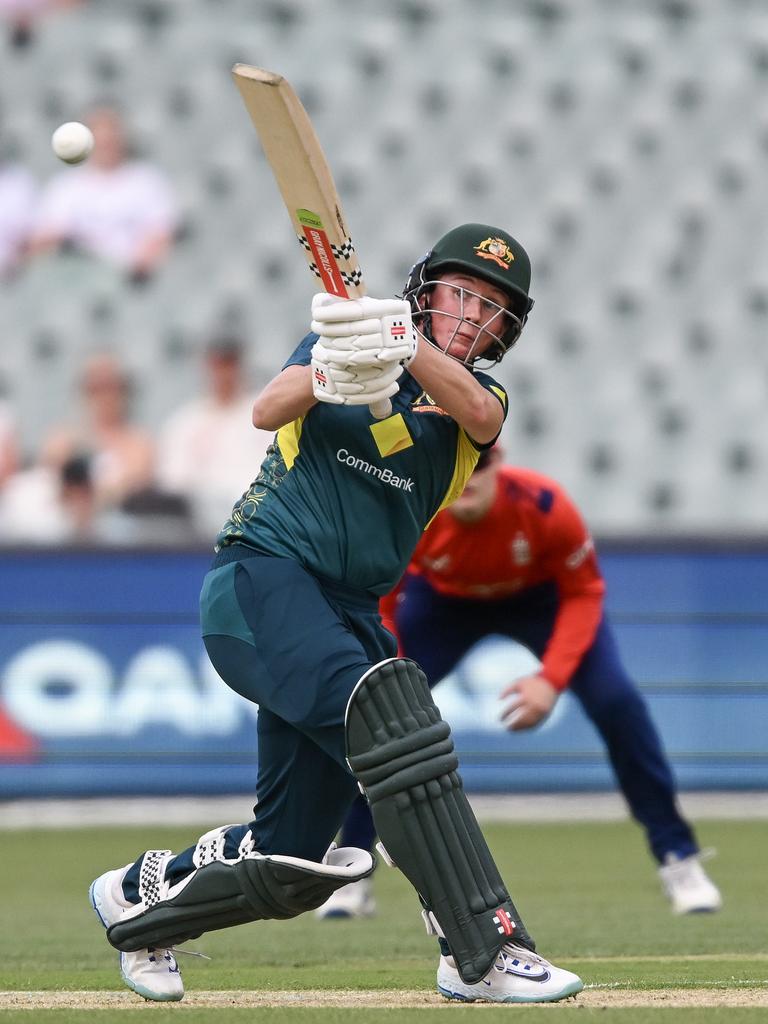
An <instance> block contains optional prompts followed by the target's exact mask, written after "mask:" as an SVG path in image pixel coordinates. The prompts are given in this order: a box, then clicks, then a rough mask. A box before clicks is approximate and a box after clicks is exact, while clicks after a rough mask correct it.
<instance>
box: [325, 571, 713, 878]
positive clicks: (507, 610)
mask: <svg viewBox="0 0 768 1024" xmlns="http://www.w3.org/2000/svg"><path fill="white" fill-rule="evenodd" d="M402 595H403V596H402V598H401V600H400V602H399V604H398V607H397V611H396V624H397V629H398V633H399V635H400V640H401V646H402V650H403V652H404V653H405V655H406V656H407V657H408V658H413V660H414V661H417V662H418V663H419V664H420V665H421V667H422V668H423V669H424V671H425V672H426V674H427V678H428V679H429V680H430V683H431V684H432V685H434V684H435V683H437V682H439V681H440V680H441V679H443V678H444V677H445V676H447V675H448V674H449V673H450V672H451V671H452V669H453V668H454V667H455V666H456V665H457V664H458V662H459V661H460V660H461V659H462V658H463V657H464V655H465V654H466V653H467V652H468V651H469V650H470V648H472V647H473V646H474V645H475V644H476V643H478V642H479V641H480V640H482V639H484V638H485V637H488V636H491V635H500V636H507V637H509V638H510V639H512V640H516V641H517V642H518V643H521V644H523V645H524V646H525V647H527V648H528V649H529V650H531V651H533V653H534V654H536V655H537V657H539V658H541V656H542V654H543V652H544V648H545V647H546V645H547V642H548V640H549V638H550V636H551V635H552V630H553V627H554V621H555V616H556V614H557V608H558V598H557V591H556V588H555V586H554V585H550V584H544V585H541V586H538V587H532V588H530V589H528V590H526V591H525V593H523V594H519V595H515V597H513V598H506V599H503V600H495V601H487V600H482V601H479V600H467V599H462V598H454V597H445V596H443V595H441V594H438V593H436V592H435V590H433V588H432V587H430V586H429V584H428V583H426V582H425V581H424V580H423V579H422V578H421V577H418V576H412V577H408V578H407V580H406V582H405V584H404V586H403V590H402ZM510 682H511V680H510ZM569 689H570V691H571V692H572V693H573V695H574V696H575V697H577V698H578V700H579V701H580V702H581V706H582V707H583V708H584V711H585V712H586V714H587V716H588V718H589V719H590V720H591V721H592V723H593V724H594V725H595V727H596V728H597V730H598V732H599V733H600V736H601V737H602V739H603V742H604V743H605V746H606V750H607V752H608V756H609V758H610V761H611V765H612V766H613V770H614V772H615V775H616V778H617V780H618V783H619V786H620V787H621V790H622V792H623V794H624V796H625V798H626V800H627V803H628V804H629V808H630V811H631V812H632V815H633V816H634V818H635V819H636V820H637V821H638V822H639V823H640V825H642V827H643V828H644V829H645V832H646V836H647V838H648V844H649V846H650V849H651V852H652V853H653V855H654V857H655V858H656V859H657V860H658V861H659V862H661V861H662V860H663V859H664V856H665V854H667V853H670V852H675V853H677V854H678V855H679V856H681V857H685V856H688V855H689V854H691V853H695V852H696V851H697V849H698V846H697V843H696V840H695V838H694V835H693V832H692V830H691V828H690V826H689V825H688V823H687V822H686V821H685V820H684V819H683V818H682V817H681V815H680V812H679V810H678V807H677V801H676V796H675V783H674V780H673V777H672V772H671V769H670V766H669V763H668V761H667V759H666V756H665V754H664V751H663V748H662V745H661V741H660V739H659V735H658V733H657V731H656V728H655V726H654V724H653V721H652V720H651V717H650V715H649V713H648V708H647V706H646V704H645V701H644V700H643V698H642V696H641V695H640V693H639V692H638V689H637V687H636V685H635V684H634V682H633V681H632V680H631V679H630V677H629V676H628V675H627V673H626V671H625V669H624V667H623V665H622V663H621V660H620V658H619V653H618V650H617V647H616V642H615V640H614V637H613V633H612V631H611V628H610V626H609V624H608V622H607V620H606V619H605V618H603V619H602V621H601V622H600V626H599V628H598V630H597V634H596V635H595V639H594V641H593V643H592V645H591V647H590V648H589V649H588V650H587V652H586V653H585V655H584V657H583V658H582V660H581V662H580V664H579V666H578V668H577V670H576V672H575V673H574V675H573V677H572V679H571V681H570V684H569ZM439 700H440V698H439V696H438V703H439ZM371 829H372V825H371V824H370V823H369V821H368V820H367V819H366V816H365V812H364V810H363V809H362V808H361V807H360V806H359V805H358V806H356V807H355V810H354V813H353V814H352V815H351V816H350V817H349V818H348V819H347V822H346V824H345V828H344V832H343V837H342V842H343V843H344V844H345V845H346V844H347V843H350V845H355V846H357V845H365V842H366V841H370V837H371Z"/></svg>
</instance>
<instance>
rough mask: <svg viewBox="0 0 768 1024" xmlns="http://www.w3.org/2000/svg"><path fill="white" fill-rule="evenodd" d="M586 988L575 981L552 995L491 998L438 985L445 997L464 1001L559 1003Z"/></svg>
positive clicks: (438, 989)
mask: <svg viewBox="0 0 768 1024" xmlns="http://www.w3.org/2000/svg"><path fill="white" fill-rule="evenodd" d="M583 988H584V984H583V982H578V983H577V982H573V983H572V984H570V985H566V986H565V988H562V989H560V991H559V992H553V993H552V994H551V995H545V996H513V995H509V996H505V998H504V999H489V998H488V997H487V996H485V997H484V996H481V995H474V994H465V993H463V992H454V991H453V990H452V989H448V988H443V986H442V985H438V986H437V991H438V992H439V993H440V995H441V996H443V997H444V998H445V999H455V1000H457V1001H459V1002H462V1003H557V1002H559V1001H560V1000H561V999H574V998H575V997H576V996H577V995H578V994H579V992H581V990H582V989H583Z"/></svg>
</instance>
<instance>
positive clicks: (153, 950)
mask: <svg viewBox="0 0 768 1024" xmlns="http://www.w3.org/2000/svg"><path fill="white" fill-rule="evenodd" d="M147 953H148V954H149V959H150V960H154V961H155V962H156V961H157V960H158V959H160V960H164V959H167V958H169V957H170V959H171V960H175V959H176V957H177V955H178V954H179V953H181V954H183V955H184V956H198V957H200V958H201V959H202V960H211V959H213V958H212V957H210V956H208V954H207V953H199V952H198V951H197V950H196V949H182V948H181V946H163V947H160V946H148V947H147Z"/></svg>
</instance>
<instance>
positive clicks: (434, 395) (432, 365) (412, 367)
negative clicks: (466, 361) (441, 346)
mask: <svg viewBox="0 0 768 1024" xmlns="http://www.w3.org/2000/svg"><path fill="white" fill-rule="evenodd" d="M408 372H409V373H410V374H411V375H412V376H413V377H415V379H416V380H417V381H418V382H419V384H421V386H422V387H423V388H424V390H425V391H426V392H427V394H428V395H429V397H430V398H431V399H433V401H434V402H436V403H437V405H439V406H440V408H441V409H444V410H445V411H446V412H447V413H448V414H449V415H450V416H452V417H453V418H454V419H455V420H456V422H457V423H459V424H460V426H462V427H463V428H464V430H466V432H467V433H468V434H469V436H470V437H471V438H472V439H473V440H475V441H478V442H480V444H487V443H488V442H489V441H493V439H494V438H495V437H496V436H497V435H498V433H499V431H500V430H501V425H502V423H503V422H504V411H503V409H502V407H501V405H500V403H499V402H498V400H497V399H496V398H494V396H493V395H492V394H490V393H489V392H488V391H486V389H485V388H484V387H483V386H482V385H481V384H479V383H478V382H477V381H476V380H475V378H474V377H473V376H472V374H471V373H470V372H469V371H468V370H467V368H466V367H465V366H464V365H463V364H462V363H459V362H457V361H456V360H455V359H451V357H450V356H446V355H445V354H444V353H442V352H440V351H439V350H438V349H436V348H434V347H433V346H431V345H423V344H422V345H420V346H419V350H418V352H417V353H416V356H415V357H414V358H413V359H412V360H411V362H410V364H409V366H408Z"/></svg>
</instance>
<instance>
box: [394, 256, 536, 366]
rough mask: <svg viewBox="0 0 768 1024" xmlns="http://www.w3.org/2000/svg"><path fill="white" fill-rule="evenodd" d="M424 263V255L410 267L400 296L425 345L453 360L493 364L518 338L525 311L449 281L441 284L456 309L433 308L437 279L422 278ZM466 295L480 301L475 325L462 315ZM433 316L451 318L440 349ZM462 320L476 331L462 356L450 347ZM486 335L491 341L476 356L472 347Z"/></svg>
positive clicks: (499, 359)
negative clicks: (449, 290) (450, 327)
mask: <svg viewBox="0 0 768 1024" xmlns="http://www.w3.org/2000/svg"><path fill="white" fill-rule="evenodd" d="M428 262H429V256H427V258H426V259H424V260H421V262H419V263H417V264H416V265H415V266H414V267H413V268H412V270H411V273H410V276H409V278H408V281H407V283H406V286H405V289H404V290H403V298H404V299H407V300H408V301H409V302H410V304H411V310H412V316H413V325H414V327H415V328H416V330H417V331H418V333H419V334H420V335H421V337H422V338H424V340H425V341H426V342H427V343H428V344H429V345H433V346H435V347H438V348H441V350H442V351H443V352H444V353H445V354H446V355H448V356H451V357H452V358H454V359H458V360H459V361H460V362H462V363H464V364H465V365H467V366H473V365H475V364H476V363H477V364H478V365H480V363H481V362H482V363H485V364H486V365H487V366H493V365H494V364H495V363H498V362H500V361H501V359H502V358H503V357H504V356H505V355H506V353H507V352H508V351H509V350H510V349H511V348H512V346H513V345H514V344H515V342H516V341H517V339H518V338H519V337H520V333H521V331H522V329H523V327H524V326H525V322H526V320H527V319H528V312H526V313H524V314H523V316H522V317H520V316H518V315H517V313H516V312H513V311H512V310H511V309H509V308H506V307H504V306H500V305H498V304H497V303H495V302H492V301H490V300H489V299H486V298H484V297H483V296H481V295H478V293H477V292H475V291H472V289H471V288H466V287H462V286H461V285H453V284H451V285H448V284H446V285H444V287H450V288H452V289H453V290H454V291H455V292H456V293H457V299H458V303H457V305H458V310H457V312H456V313H448V312H445V311H444V310H437V309H434V308H433V307H432V305H431V295H432V292H433V289H434V286H435V284H437V282H438V280H439V278H437V277H436V278H432V279H429V278H427V277H426V274H427V267H428ZM475 276H479V275H475ZM494 283H495V282H494ZM468 296H469V297H471V298H478V299H480V301H481V303H482V308H483V310H484V313H483V319H482V320H481V322H480V323H479V324H478V323H477V322H476V321H475V320H472V321H470V320H468V319H467V318H465V316H464V307H465V303H466V299H467V297H468ZM530 305H531V306H532V305H533V303H532V302H531V303H530ZM529 309H530V306H529ZM435 315H437V316H441V317H445V318H446V319H452V320H454V321H455V323H454V326H453V331H452V332H451V335H450V337H449V339H448V343H447V344H446V345H445V347H444V348H443V347H442V346H438V345H437V342H436V341H435V339H434V337H433V334H432V317H433V316H435ZM464 323H470V324H471V326H472V329H473V330H476V331H477V338H476V339H475V342H474V343H473V345H472V346H471V347H470V349H469V351H468V352H466V353H465V354H463V355H458V354H455V353H453V352H452V351H451V348H452V347H453V344H454V340H455V339H456V337H457V335H458V334H459V331H460V329H461V325H462V324H464ZM488 338H490V339H491V344H490V345H488V346H487V347H486V348H485V349H484V351H483V352H481V353H480V354H479V355H476V354H475V350H476V348H477V347H478V345H479V344H481V343H482V342H483V341H484V340H487V339H488Z"/></svg>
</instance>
